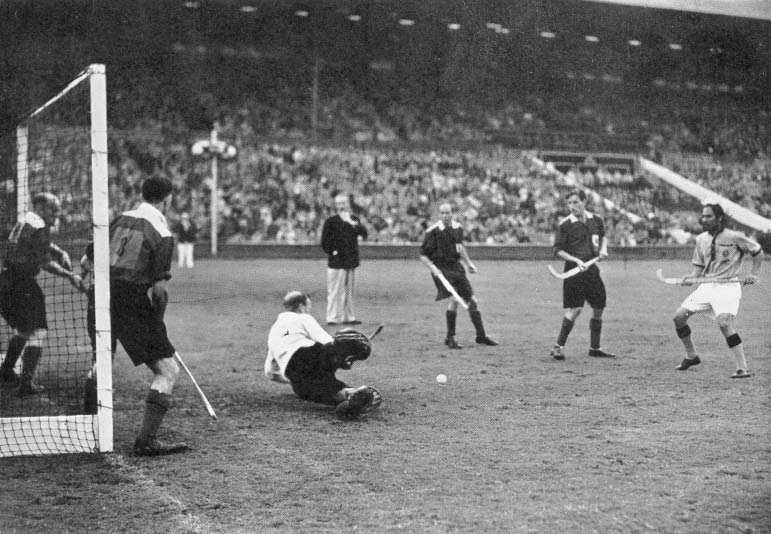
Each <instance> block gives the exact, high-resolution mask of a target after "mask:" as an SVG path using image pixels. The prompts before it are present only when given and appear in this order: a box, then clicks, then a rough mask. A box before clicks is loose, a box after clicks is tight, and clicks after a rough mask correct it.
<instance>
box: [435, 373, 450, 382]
mask: <svg viewBox="0 0 771 534" xmlns="http://www.w3.org/2000/svg"><path fill="white" fill-rule="evenodd" d="M436 381H437V382H439V383H440V384H446V383H447V375H443V374H438V375H436Z"/></svg>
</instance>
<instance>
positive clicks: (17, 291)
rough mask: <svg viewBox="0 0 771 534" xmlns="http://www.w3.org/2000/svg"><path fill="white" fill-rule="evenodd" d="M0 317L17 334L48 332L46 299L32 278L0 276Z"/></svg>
mask: <svg viewBox="0 0 771 534" xmlns="http://www.w3.org/2000/svg"><path fill="white" fill-rule="evenodd" d="M0 315H2V316H3V319H5V320H6V322H7V323H8V325H9V326H10V327H11V328H13V329H15V330H17V331H19V332H24V333H28V332H32V331H33V330H48V321H47V320H46V298H45V295H44V294H43V290H42V289H40V286H39V285H38V283H37V281H36V280H35V279H34V278H26V277H25V278H11V275H10V273H8V271H4V272H3V273H2V274H0Z"/></svg>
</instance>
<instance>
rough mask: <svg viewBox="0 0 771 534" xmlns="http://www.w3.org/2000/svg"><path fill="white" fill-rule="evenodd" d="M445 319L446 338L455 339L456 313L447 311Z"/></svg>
mask: <svg viewBox="0 0 771 534" xmlns="http://www.w3.org/2000/svg"><path fill="white" fill-rule="evenodd" d="M445 318H446V319H447V337H455V322H456V320H457V319H458V312H457V311H455V310H447V312H446V313H445Z"/></svg>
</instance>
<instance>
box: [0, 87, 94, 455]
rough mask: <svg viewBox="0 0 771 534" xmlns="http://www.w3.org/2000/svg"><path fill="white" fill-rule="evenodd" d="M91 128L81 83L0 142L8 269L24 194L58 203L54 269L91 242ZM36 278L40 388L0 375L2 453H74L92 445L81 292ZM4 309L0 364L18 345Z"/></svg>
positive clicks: (89, 351) (46, 276)
mask: <svg viewBox="0 0 771 534" xmlns="http://www.w3.org/2000/svg"><path fill="white" fill-rule="evenodd" d="M90 124H91V121H90V90H89V84H88V83H87V78H86V79H84V80H83V82H82V83H79V84H77V85H75V86H74V87H72V88H70V89H69V90H68V91H67V92H66V93H65V94H63V95H62V96H61V97H60V98H59V99H58V100H55V101H53V102H52V103H51V104H50V105H47V106H46V107H44V108H41V109H40V110H38V111H36V112H35V113H34V114H33V115H32V116H31V118H28V119H27V120H25V121H24V122H23V123H22V124H21V125H20V128H18V129H17V130H16V131H11V132H8V133H6V134H4V135H3V137H2V138H0V145H1V148H0V160H1V161H2V164H1V165H2V168H1V169H2V176H3V182H2V185H3V188H2V194H1V195H0V204H1V205H2V210H1V213H2V220H1V221H0V239H2V243H0V252H1V253H2V257H3V258H4V260H5V262H6V263H7V260H8V257H9V255H11V254H13V252H14V249H15V247H17V246H18V243H17V242H13V241H11V240H9V236H10V235H11V232H12V231H13V229H14V227H16V228H17V230H18V226H17V225H18V224H22V223H19V222H18V221H19V219H20V218H21V217H23V216H24V214H25V213H26V212H30V211H32V210H33V206H32V203H31V202H32V198H34V196H35V195H37V194H39V193H43V192H46V193H52V194H54V195H56V196H57V197H58V198H59V200H60V202H61V215H60V217H59V221H58V223H57V224H56V225H55V226H53V227H51V228H50V239H51V242H52V243H54V244H56V245H57V246H58V247H59V248H61V249H62V250H63V251H64V252H65V253H66V255H67V256H69V260H68V259H67V258H66V257H63V258H60V263H62V264H64V266H65V267H70V266H71V268H72V269H73V270H74V271H75V272H76V273H78V274H80V273H81V270H82V268H81V266H80V263H81V258H82V256H83V255H84V253H85V251H86V247H87V245H88V243H89V242H92V240H93V223H92V174H91V131H90ZM84 265H85V264H84ZM36 282H37V284H38V285H39V287H40V288H41V289H42V292H43V294H44V295H45V307H46V319H47V323H48V328H47V334H46V335H45V337H44V339H43V341H42V344H41V348H42V355H41V357H40V359H39V363H38V365H37V368H36V369H35V372H34V375H33V381H32V383H33V385H34V386H36V388H37V389H40V392H37V393H30V392H28V394H24V393H25V392H24V390H23V388H20V387H19V386H18V385H17V384H16V383H15V380H10V379H8V378H9V377H8V376H7V375H6V380H5V381H3V382H2V383H0V426H1V427H2V433H1V435H2V438H0V456H8V455H18V454H52V453H60V452H72V449H73V448H74V449H75V450H82V451H88V450H93V448H94V442H95V439H96V438H95V425H94V423H93V417H90V416H89V412H92V408H90V407H89V408H87V406H86V405H85V402H84V398H85V387H86V378H87V375H88V374H89V373H90V371H91V369H92V365H93V354H94V350H93V348H92V342H91V339H90V336H89V329H88V324H87V323H88V303H89V297H88V294H87V293H86V292H84V291H80V290H78V289H76V288H75V287H73V285H72V284H71V283H70V280H69V279H68V278H62V277H59V276H55V275H52V274H50V273H48V272H46V271H45V270H41V271H40V273H39V274H38V275H37V276H36ZM7 296H8V294H7V293H6V298H5V302H6V303H8V302H9V299H8V298H7ZM10 307H11V305H10V304H8V305H5V306H4V308H5V310H4V311H5V313H4V314H3V315H4V320H2V321H0V352H2V355H3V358H7V356H8V355H7V354H6V352H7V351H8V349H9V345H10V346H14V344H16V345H18V344H19V341H18V339H19V338H18V336H19V333H20V332H19V331H18V330H14V329H13V328H11V326H10V325H9V324H8V319H9V317H10V316H11V315H12V313H13V310H9V308H10ZM22 334H24V333H22ZM24 337H25V336H22V339H23V338H24ZM37 337H38V338H39V337H40V336H37ZM14 338H17V341H16V342H14V341H13V340H14ZM31 345H32V344H31V343H29V342H27V344H26V346H25V348H24V351H23V352H22V355H21V357H19V359H18V362H17V364H16V366H15V371H16V373H17V376H19V377H21V378H22V382H23V377H24V375H28V374H29V369H30V368H31V366H30V365H29V362H28V360H29V358H28V357H27V354H26V352H27V351H28V350H29V348H30V346H31ZM6 363H7V362H6ZM25 365H26V366H27V369H26V370H25V369H24V367H25Z"/></svg>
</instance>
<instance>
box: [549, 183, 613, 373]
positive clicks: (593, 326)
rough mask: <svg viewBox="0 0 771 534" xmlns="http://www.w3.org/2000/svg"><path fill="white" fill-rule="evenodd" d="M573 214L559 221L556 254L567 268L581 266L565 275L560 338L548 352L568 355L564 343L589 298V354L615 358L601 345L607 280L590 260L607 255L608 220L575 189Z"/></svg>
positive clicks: (555, 355) (560, 356) (571, 197)
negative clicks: (605, 220)
mask: <svg viewBox="0 0 771 534" xmlns="http://www.w3.org/2000/svg"><path fill="white" fill-rule="evenodd" d="M567 203H568V207H569V208H570V215H568V216H567V217H566V218H565V219H563V220H562V221H561V222H560V225H559V229H558V230H557V235H556V237H555V239H554V250H555V254H556V255H557V256H559V257H560V258H562V259H563V260H565V271H569V270H570V269H572V268H574V267H580V268H581V271H582V272H580V273H578V274H576V275H575V276H572V277H570V278H566V279H565V280H564V281H563V283H562V305H563V308H564V310H565V314H564V316H563V317H562V326H561V328H560V333H559V335H558V336H557V342H556V343H555V344H554V346H553V347H552V349H551V352H550V353H549V355H550V356H551V357H552V358H554V359H555V360H564V359H565V351H564V347H565V343H566V342H567V340H568V335H570V331H571V330H572V329H573V325H574V324H575V321H576V319H577V318H578V316H579V315H580V313H581V310H582V309H583V307H584V303H585V302H588V303H589V305H590V306H591V307H592V318H591V319H589V340H590V344H589V356H593V357H595V358H613V357H615V354H611V353H609V352H605V351H604V350H602V348H601V347H600V335H601V334H602V312H603V311H604V310H605V304H606V300H607V297H606V293H605V284H604V283H603V281H602V278H601V277H600V269H599V268H598V267H597V265H595V264H592V265H589V266H588V267H587V266H586V265H584V264H585V263H586V262H587V261H589V260H591V259H593V258H595V257H598V258H599V260H604V259H605V258H607V257H608V240H607V238H606V237H605V224H604V223H603V222H602V219H601V218H600V217H598V216H597V215H595V214H593V213H591V212H589V211H586V193H585V192H584V191H581V190H577V191H573V192H571V193H569V194H568V196H567Z"/></svg>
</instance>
